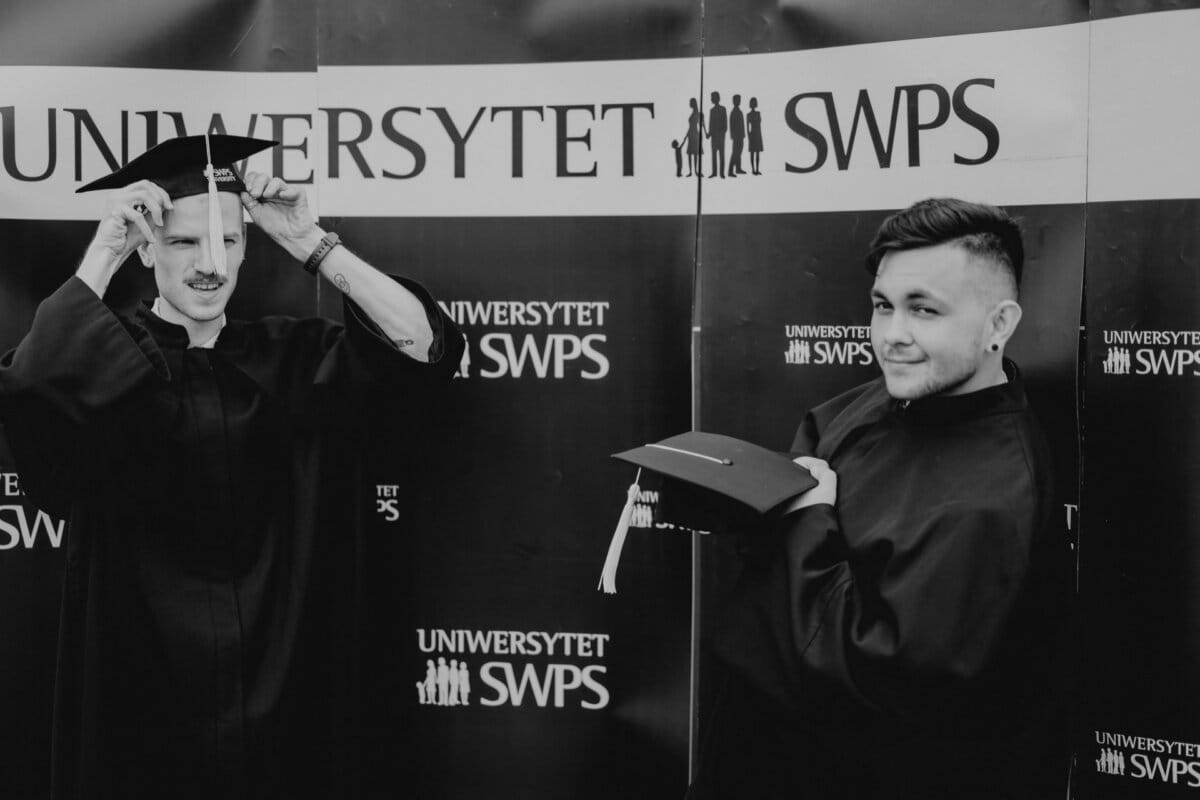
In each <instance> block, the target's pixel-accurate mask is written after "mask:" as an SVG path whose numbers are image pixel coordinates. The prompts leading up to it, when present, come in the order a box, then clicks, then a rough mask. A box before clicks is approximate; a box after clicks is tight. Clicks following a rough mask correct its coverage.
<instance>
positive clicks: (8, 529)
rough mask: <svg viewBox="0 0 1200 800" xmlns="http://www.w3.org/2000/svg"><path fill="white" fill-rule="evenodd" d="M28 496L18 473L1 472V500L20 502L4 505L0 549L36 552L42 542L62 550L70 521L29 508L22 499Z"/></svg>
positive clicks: (0, 505) (0, 509) (0, 511)
mask: <svg viewBox="0 0 1200 800" xmlns="http://www.w3.org/2000/svg"><path fill="white" fill-rule="evenodd" d="M24 496H25V493H24V492H23V491H21V482H20V479H19V478H18V476H17V473H15V472H0V499H10V498H12V499H17V502H0V550H14V549H23V550H32V549H34V548H35V547H37V546H38V540H39V539H40V540H41V541H43V542H47V543H48V544H49V546H50V547H52V548H55V549H57V548H59V547H61V546H62V541H63V533H64V532H65V531H66V527H67V522H66V520H61V519H54V518H53V517H51V516H50V515H49V514H47V513H46V512H45V511H42V510H41V509H37V508H32V507H30V506H27V505H26V504H25V502H24V501H23V500H20V498H24Z"/></svg>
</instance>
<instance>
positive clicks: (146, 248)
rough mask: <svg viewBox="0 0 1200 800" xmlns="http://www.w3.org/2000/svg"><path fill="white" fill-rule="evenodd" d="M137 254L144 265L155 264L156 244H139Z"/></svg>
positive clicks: (150, 265)
mask: <svg viewBox="0 0 1200 800" xmlns="http://www.w3.org/2000/svg"><path fill="white" fill-rule="evenodd" d="M137 254H138V258H140V259H141V260H142V266H143V267H147V268H149V267H153V266H154V245H152V244H149V243H147V242H143V243H142V244H139V245H138V248H137Z"/></svg>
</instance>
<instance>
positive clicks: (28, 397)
mask: <svg viewBox="0 0 1200 800" xmlns="http://www.w3.org/2000/svg"><path fill="white" fill-rule="evenodd" d="M272 144H273V143H272V142H265V141H260V140H254V139H245V138H241V137H233V136H218V135H213V136H191V137H184V138H180V139H174V140H171V141H168V142H164V143H162V144H161V145H158V146H157V147H155V148H153V149H151V150H150V151H148V152H147V153H145V154H143V155H142V156H140V157H139V158H137V159H135V160H134V161H132V162H130V163H129V164H128V165H126V166H125V167H124V168H123V169H121V170H119V171H118V172H116V173H114V174H113V175H110V176H108V177H106V178H103V179H101V180H99V181H95V182H94V183H92V184H90V185H88V186H85V187H83V188H82V189H81V191H86V190H92V189H113V190H114V191H113V192H112V194H111V196H110V200H109V205H108V212H107V214H106V215H105V217H104V219H103V220H102V221H101V223H100V225H99V228H98V229H97V231H96V235H95V238H94V239H93V240H92V243H91V244H90V245H89V247H88V249H87V251H86V252H85V253H84V256H83V260H82V261H81V263H80V265H79V268H78V270H77V271H76V273H75V275H74V276H73V277H71V278H70V279H69V280H68V281H67V282H66V283H65V284H64V285H63V286H62V287H61V288H59V289H58V290H57V291H56V292H54V294H52V295H51V296H50V297H48V298H47V299H46V300H45V301H44V302H43V303H42V304H41V306H40V307H39V308H38V311H37V314H36V316H35V318H34V321H33V325H32V328H31V330H30V332H29V334H28V335H27V336H26V337H25V339H24V340H23V341H22V342H21V343H20V345H19V346H18V347H17V348H16V349H15V350H13V351H12V352H10V353H8V354H7V355H5V356H4V358H3V360H2V361H0V414H2V418H3V422H4V424H5V430H6V433H7V434H8V438H9V439H10V442H11V445H12V449H13V451H14V454H15V456H16V459H17V464H18V467H19V468H20V470H21V475H22V481H23V483H24V485H25V488H26V490H27V492H28V494H29V495H30V497H31V499H32V500H33V501H34V502H36V503H37V504H39V505H40V506H42V507H43V508H46V509H48V510H50V511H51V512H53V513H56V514H58V515H60V516H66V517H68V518H69V522H70V527H69V533H68V540H67V558H66V573H65V585H64V594H63V610H62V617H61V627H60V635H59V660H58V670H57V685H56V692H55V709H54V729H53V739H54V751H53V795H54V797H56V798H110V797H111V798H122V799H125V798H151V797H153V798H156V799H158V798H192V797H196V798H201V797H203V798H216V797H220V798H250V797H255V798H257V797H263V798H266V797H303V796H310V797H324V798H334V797H346V796H357V793H356V792H355V790H354V789H352V788H351V787H352V785H353V781H354V780H355V778H354V776H355V769H354V764H355V763H356V762H355V754H354V746H355V742H354V730H355V728H354V716H355V714H356V710H357V709H358V703H360V702H361V700H360V699H359V698H357V696H356V685H355V674H354V672H353V668H352V664H353V659H354V656H353V649H354V641H353V637H354V636H355V633H354V630H353V628H352V626H346V625H344V624H343V623H345V622H346V619H345V618H344V617H342V616H339V614H340V612H341V611H342V610H344V609H346V608H347V607H349V606H350V605H352V602H353V601H352V599H351V598H352V597H353V595H352V591H351V584H352V575H353V573H352V569H353V564H352V563H350V559H349V558H348V557H347V555H348V553H349V552H351V551H352V550H353V543H352V541H350V540H349V537H348V535H347V534H348V531H349V530H350V529H352V527H353V526H354V525H355V524H356V520H357V517H358V516H359V515H360V514H361V509H360V508H358V504H357V502H356V500H355V498H358V497H360V486H359V483H360V482H361V475H362V463H361V458H360V450H359V443H360V442H361V438H362V436H363V434H364V433H366V432H367V431H366V430H365V427H366V425H367V424H369V423H367V422H366V421H365V420H367V419H369V415H368V414H367V413H366V412H367V411H368V410H369V409H372V408H375V407H376V404H387V405H388V406H389V407H391V408H393V409H400V408H403V402H404V400H405V399H406V398H407V397H409V396H412V395H420V394H422V393H424V392H427V391H430V390H433V389H434V387H436V386H437V385H439V384H444V383H446V382H448V380H449V379H450V377H451V376H452V375H453V373H454V370H455V367H456V366H457V364H458V361H459V357H460V354H461V350H462V336H461V335H460V334H459V333H458V331H457V330H456V328H455V327H454V325H453V323H452V322H451V321H450V320H449V319H448V318H447V317H445V315H444V314H442V313H441V312H440V310H439V309H438V307H437V305H436V303H435V302H434V301H433V299H432V298H431V297H430V296H429V294H428V293H427V292H426V291H425V290H424V289H423V288H421V287H420V286H419V285H418V284H416V283H414V282H412V281H408V280H404V279H393V278H391V277H389V276H387V275H384V274H383V273H381V272H379V271H377V270H376V269H375V268H373V267H371V266H370V265H368V264H367V263H366V262H364V261H363V260H362V259H360V258H358V257H357V256H355V255H354V254H353V253H351V252H350V251H349V250H348V249H346V247H345V246H343V245H341V244H340V243H339V240H338V238H337V237H336V235H334V234H332V233H326V232H325V231H323V230H322V229H321V228H319V227H318V226H317V225H316V223H315V222H314V220H313V219H312V216H311V214H310V212H309V209H308V206H307V203H306V198H305V193H304V191H303V190H302V189H300V188H298V187H294V186H289V185H287V184H286V183H284V182H283V181H281V180H279V179H278V178H267V177H266V176H265V175H261V174H256V173H253V172H251V173H248V174H247V175H246V176H245V179H244V181H243V179H242V178H241V177H239V175H238V174H237V172H236V171H235V170H234V168H233V164H234V163H235V162H237V161H239V160H241V159H244V158H246V157H248V156H249V155H251V154H253V153H255V152H257V151H259V150H263V149H265V148H267V147H270V146H271V145H272ZM243 210H245V211H246V212H248V213H249V215H250V218H251V219H252V220H253V222H254V223H255V224H256V225H257V226H258V227H259V229H260V230H262V231H263V232H264V233H266V234H267V236H268V237H270V238H271V239H272V240H274V241H275V242H276V243H277V244H279V245H280V246H281V247H283V248H284V249H285V250H286V251H287V252H289V253H291V254H292V256H293V257H295V258H296V260H297V261H298V262H300V263H301V264H302V265H303V268H304V269H305V270H307V271H308V272H310V273H313V274H315V273H317V272H319V273H320V274H321V276H322V277H323V278H325V279H326V280H328V281H329V282H330V283H332V284H333V285H335V286H336V287H337V288H338V289H339V290H340V291H341V292H342V293H343V295H344V298H345V305H344V313H345V320H346V321H345V324H344V325H342V324H337V323H334V322H332V321H329V320H324V319H291V318H283V317H271V318H266V319H262V320H257V321H253V322H239V321H235V320H227V319H226V317H225V313H224V310H225V305H226V303H227V302H228V300H229V298H230V295H231V294H232V293H233V291H234V288H235V286H236V284H237V280H238V275H239V271H240V269H241V267H242V258H243V254H244V252H245V245H246V226H245V224H244V222H243ZM135 251H136V253H137V256H138V258H139V259H140V261H141V262H142V264H144V265H145V266H146V267H149V268H152V269H153V270H154V278H155V283H156V284H157V288H158V297H157V299H156V300H155V301H154V303H153V304H152V305H150V304H146V305H143V306H142V307H140V308H138V309H137V311H136V313H135V314H133V315H132V316H124V315H121V314H118V313H115V312H114V311H113V310H112V309H110V308H109V307H108V306H107V305H106V304H105V303H104V295H105V292H106V290H107V288H108V285H109V282H110V281H111V280H112V278H113V275H114V274H115V273H116V271H117V270H118V269H119V268H120V267H121V265H122V264H123V263H125V262H126V260H127V259H129V258H130V257H131V256H132V255H133V254H134V252H135ZM398 413H402V412H398ZM415 457H419V454H415Z"/></svg>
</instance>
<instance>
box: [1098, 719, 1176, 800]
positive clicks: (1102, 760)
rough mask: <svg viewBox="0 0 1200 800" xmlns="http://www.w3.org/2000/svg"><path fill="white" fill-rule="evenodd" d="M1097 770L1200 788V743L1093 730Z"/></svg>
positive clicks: (1115, 774) (1134, 778)
mask: <svg viewBox="0 0 1200 800" xmlns="http://www.w3.org/2000/svg"><path fill="white" fill-rule="evenodd" d="M1094 734H1095V739H1096V744H1098V745H1099V746H1100V748H1099V750H1098V752H1097V754H1096V758H1095V760H1094V761H1095V768H1096V773H1097V774H1099V775H1105V776H1109V777H1116V778H1126V779H1133V780H1139V781H1152V782H1156V783H1169V784H1171V785H1174V786H1186V787H1188V788H1191V789H1200V745H1198V744H1196V743H1194V742H1182V741H1178V740H1175V739H1162V738H1156V737H1151V736H1132V735H1130V734H1126V733H1111V732H1108V731H1094Z"/></svg>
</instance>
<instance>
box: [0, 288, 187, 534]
mask: <svg viewBox="0 0 1200 800" xmlns="http://www.w3.org/2000/svg"><path fill="white" fill-rule="evenodd" d="M168 378H169V371H168V367H167V363H166V361H165V359H164V358H163V356H162V354H161V353H160V351H159V350H158V348H157V346H156V345H155V344H154V342H153V340H152V339H151V338H150V336H149V334H148V333H147V332H146V331H144V330H142V329H139V328H131V327H127V326H126V325H125V324H124V323H123V322H122V321H121V320H120V319H119V318H118V317H117V315H116V314H114V313H113V311H112V310H111V309H110V308H109V307H108V306H106V305H105V304H104V303H103V301H101V299H100V298H99V297H97V296H96V294H95V293H94V292H93V291H92V290H91V289H89V288H88V287H87V285H86V284H85V283H83V281H81V280H79V279H78V278H76V277H74V276H72V277H71V278H69V279H68V280H67V282H66V283H64V284H63V285H62V286H61V287H59V289H57V290H56V291H55V292H54V293H53V294H52V295H50V296H49V297H47V298H46V299H45V300H44V301H42V303H41V305H39V306H38V309H37V312H36V313H35V315H34V319H33V325H32V327H31V328H30V331H29V333H28V334H26V336H25V338H24V339H23V340H22V341H21V342H20V344H18V345H17V347H16V348H15V349H13V350H11V351H9V352H8V353H6V354H5V355H4V356H3V358H0V419H2V420H3V422H4V429H5V434H6V437H7V438H8V441H9V444H10V445H11V446H12V449H13V453H14V455H15V456H16V459H17V463H18V466H19V467H20V470H21V480H22V484H23V486H24V487H25V490H26V492H27V493H28V494H29V495H30V496H31V497H33V498H34V499H35V500H37V501H38V502H39V504H40V505H41V506H42V507H43V508H46V509H48V510H51V511H56V512H57V513H59V514H60V515H64V514H65V508H66V503H67V498H68V495H69V493H70V491H71V487H72V486H73V485H74V479H75V477H76V473H77V467H78V456H79V454H80V453H81V452H82V451H83V448H82V447H81V443H82V439H83V438H84V436H85V435H86V432H87V431H88V429H90V428H93V427H94V426H98V425H101V424H103V422H104V421H105V420H106V419H108V418H110V416H111V415H112V414H113V413H115V412H117V411H118V410H119V409H121V408H122V407H124V406H125V405H126V403H128V402H129V401H131V400H132V399H133V398H134V397H135V396H137V395H138V393H139V392H141V391H142V390H144V389H146V388H147V387H149V386H152V385H154V384H156V383H162V382H165V381H166V380H168Z"/></svg>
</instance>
